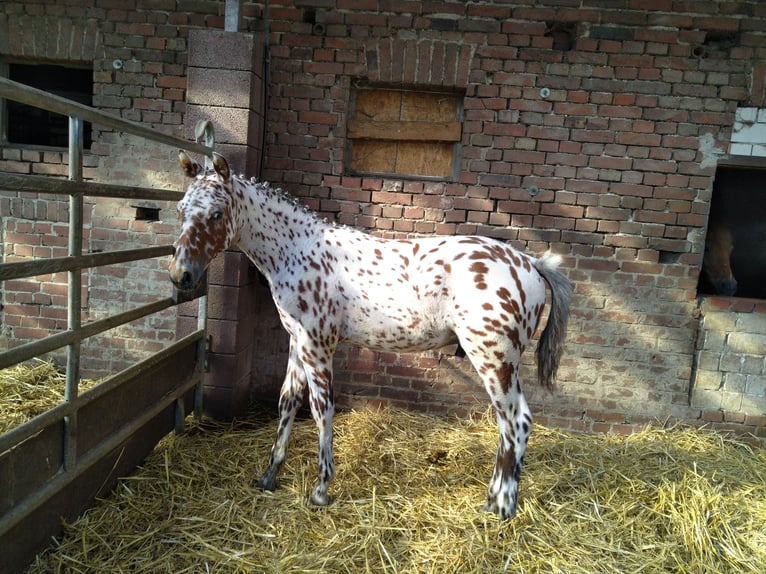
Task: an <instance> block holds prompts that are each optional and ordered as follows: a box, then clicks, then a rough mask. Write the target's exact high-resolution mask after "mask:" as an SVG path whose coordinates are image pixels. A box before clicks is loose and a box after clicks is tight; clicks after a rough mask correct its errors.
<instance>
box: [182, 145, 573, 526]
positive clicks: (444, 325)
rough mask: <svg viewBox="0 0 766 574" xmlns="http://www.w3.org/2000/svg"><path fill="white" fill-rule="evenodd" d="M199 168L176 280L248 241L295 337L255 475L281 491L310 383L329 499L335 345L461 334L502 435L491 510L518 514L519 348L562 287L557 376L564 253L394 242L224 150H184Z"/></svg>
mask: <svg viewBox="0 0 766 574" xmlns="http://www.w3.org/2000/svg"><path fill="white" fill-rule="evenodd" d="M180 163H181V167H182V169H183V171H184V173H185V174H186V175H187V176H188V177H190V178H192V181H191V183H190V184H189V186H188V189H187V191H186V193H185V195H184V197H183V199H182V200H181V201H180V202H179V204H178V211H179V214H180V219H181V224H182V228H181V235H180V237H179V239H178V242H177V243H176V247H175V252H174V255H173V258H172V260H171V262H170V267H169V271H170V278H171V279H172V281H173V283H174V284H175V285H176V286H177V287H178V288H179V289H182V290H186V289H191V288H193V287H194V286H195V285H196V284H197V283H198V282H199V281H200V279H201V277H202V276H203V273H204V271H205V269H206V267H207V266H208V264H209V263H210V261H211V260H212V259H213V258H214V257H215V256H216V255H217V254H218V253H220V252H221V251H222V250H224V249H226V248H228V247H229V246H231V245H237V246H239V248H240V249H241V250H242V251H243V252H244V253H245V254H247V256H248V257H249V258H250V259H251V260H252V261H253V263H254V264H255V265H256V266H257V267H258V269H259V270H260V271H261V272H262V273H263V275H264V276H265V277H266V279H267V280H268V282H269V285H270V287H271V293H272V296H273V298H274V302H275V304H276V307H277V309H278V311H279V316H280V318H281V320H282V324H283V325H284V328H285V329H286V330H287V332H288V333H289V335H290V354H289V360H288V365H287V374H286V376H285V380H284V383H283V385H282V390H281V393H280V398H279V423H278V429H277V436H276V441H275V443H274V446H273V448H272V450H271V456H270V458H269V464H268V468H267V469H266V471H265V473H264V474H263V476H262V477H261V478H260V479H259V480H258V481H257V482H256V483H255V484H256V486H258V487H261V488H264V489H267V490H273V489H274V488H275V487H276V475H277V472H278V470H279V468H280V466H281V465H282V464H283V463H284V461H285V455H286V450H287V443H288V438H289V435H290V430H291V428H292V425H293V421H294V418H295V415H296V412H297V411H298V409H299V408H300V406H301V405H302V401H303V391H304V389H305V387H306V385H308V389H309V403H310V407H311V413H312V416H313V418H314V421H315V422H316V424H317V426H318V429H319V469H318V479H317V482H316V486H315V488H314V490H313V492H312V494H311V501H312V502H313V503H314V504H317V505H326V504H328V503H329V498H328V494H327V486H328V483H329V482H330V480H331V479H332V478H333V475H334V473H335V463H334V459H333V446H332V419H333V414H334V406H333V391H332V377H333V363H332V361H333V354H334V353H335V350H336V348H337V346H338V344H339V343H340V342H341V341H349V342H351V343H355V344H358V345H362V346H365V347H368V348H372V349H382V350H394V351H407V352H409V351H423V350H428V349H436V348H440V347H443V346H445V345H450V344H458V345H459V346H458V355H461V354H463V353H464V354H465V355H466V356H467V357H468V358H469V360H470V361H471V363H472V364H473V366H474V367H475V369H476V371H477V372H478V374H479V376H480V377H481V380H482V382H483V383H484V387H485V388H486V391H487V393H488V394H489V396H490V398H491V401H492V405H493V406H494V410H495V412H496V419H497V426H498V429H499V432H500V441H499V446H498V449H497V459H496V461H495V469H494V473H493V475H492V479H491V481H490V482H489V489H488V494H487V504H486V509H487V510H489V511H491V512H495V513H496V514H498V515H499V516H500V517H501V518H502V519H507V518H511V517H512V516H514V514H515V513H516V495H517V489H518V482H519V477H520V474H521V465H522V459H523V457H524V452H525V449H526V445H527V439H528V437H529V433H530V430H531V426H532V415H531V412H530V409H529V407H528V406H527V402H526V400H525V398H524V395H523V394H522V390H521V385H520V383H519V366H520V361H521V355H522V352H523V351H524V348H525V347H526V345H527V343H528V342H529V340H530V338H531V337H532V335H533V333H534V332H535V330H536V328H537V326H538V323H539V321H540V317H541V315H542V313H543V308H544V306H545V298H546V287H545V285H546V283H547V284H548V286H549V287H550V290H551V307H550V311H549V317H548V321H547V323H546V326H545V329H544V330H543V332H542V334H541V337H540V340H539V343H538V347H537V365H538V378H539V381H540V383H541V384H543V385H545V386H550V385H551V384H552V381H553V378H554V376H555V373H556V370H557V368H558V364H559V359H560V357H561V353H562V346H563V342H564V336H565V332H566V324H567V317H568V314H569V298H570V295H571V285H570V283H569V281H568V280H567V279H566V278H565V276H564V275H563V274H562V273H561V272H559V271H557V270H556V267H557V265H558V262H559V261H558V259H559V258H558V257H556V256H553V255H551V254H546V255H544V256H542V257H541V258H539V259H536V258H534V257H531V256H529V255H526V254H524V253H521V252H519V251H517V250H515V249H513V248H512V247H510V246H508V245H505V244H504V243H501V242H499V241H496V240H493V239H489V238H486V237H471V236H445V237H439V236H436V237H424V238H413V239H382V238H379V237H374V236H372V235H369V234H366V233H364V232H362V231H359V230H356V229H351V228H348V227H342V226H338V225H334V224H331V223H327V222H326V221H323V220H321V219H320V218H318V217H317V215H316V214H315V213H313V212H311V211H309V210H308V209H306V208H305V207H302V206H300V205H299V204H298V203H297V202H296V201H295V200H292V199H290V198H289V197H288V196H287V195H286V194H284V193H283V192H282V191H281V190H279V189H275V188H273V187H271V186H270V185H269V184H267V183H258V182H256V181H254V180H247V179H245V178H243V177H242V176H236V175H233V174H232V173H231V171H230V170H229V166H228V164H227V162H226V160H225V159H224V158H223V157H222V156H220V155H217V154H216V155H214V159H213V169H204V168H203V167H201V166H200V165H199V164H198V163H196V162H194V161H193V160H192V159H190V158H189V157H188V156H187V155H186V154H185V153H183V152H181V154H180Z"/></svg>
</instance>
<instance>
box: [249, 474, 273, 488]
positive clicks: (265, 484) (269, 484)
mask: <svg viewBox="0 0 766 574" xmlns="http://www.w3.org/2000/svg"><path fill="white" fill-rule="evenodd" d="M253 487H254V488H260V489H261V490H268V491H269V492H274V491H275V490H276V489H277V481H276V480H275V479H273V478H272V479H270V480H269V479H267V478H266V477H265V476H262V477H261V478H259V479H256V480H254V481H253Z"/></svg>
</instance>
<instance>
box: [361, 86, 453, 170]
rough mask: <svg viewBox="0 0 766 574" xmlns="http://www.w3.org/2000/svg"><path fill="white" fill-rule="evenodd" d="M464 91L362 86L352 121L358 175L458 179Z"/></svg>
mask: <svg viewBox="0 0 766 574" xmlns="http://www.w3.org/2000/svg"><path fill="white" fill-rule="evenodd" d="M462 115H463V110H462V95H461V94H457V93H454V92H436V91H416V90H395V89H385V88H373V87H358V88H357V89H356V90H355V92H354V96H353V102H352V111H351V115H350V118H349V121H348V134H347V136H348V138H347V141H348V145H349V147H350V150H349V153H348V154H347V158H348V162H349V163H348V168H349V170H350V171H351V172H352V173H355V174H370V175H384V176H391V175H394V176H399V177H419V178H432V179H438V180H455V179H456V178H457V175H458V169H459V156H460V140H461V137H462Z"/></svg>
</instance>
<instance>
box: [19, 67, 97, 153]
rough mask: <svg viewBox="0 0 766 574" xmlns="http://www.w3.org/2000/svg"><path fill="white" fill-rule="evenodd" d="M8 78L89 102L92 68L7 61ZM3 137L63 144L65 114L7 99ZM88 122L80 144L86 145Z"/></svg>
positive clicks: (66, 130) (37, 143) (66, 126)
mask: <svg viewBox="0 0 766 574" xmlns="http://www.w3.org/2000/svg"><path fill="white" fill-rule="evenodd" d="M7 70H8V78H9V79H11V80H13V81H15V82H19V83H22V84H26V85H28V86H32V87H34V88H38V89H40V90H44V91H46V92H50V93H52V94H55V95H57V96H62V97H64V98H68V99H70V100H74V101H76V102H79V103H81V104H87V105H89V106H90V105H93V72H92V70H90V69H89V68H81V67H72V66H62V65H53V64H20V63H13V62H10V63H8V64H7ZM4 119H5V124H6V129H5V139H6V141H7V142H8V143H13V144H21V145H32V146H48V147H60V148H66V147H67V146H68V145H69V120H68V118H67V116H64V115H61V114H56V113H53V112H49V111H47V110H41V109H40V108H36V107H34V106H28V105H26V104H22V103H20V102H14V101H11V100H7V102H6V106H5V118H4ZM91 141H92V126H91V124H90V123H89V122H85V123H84V125H83V147H84V148H85V149H90V145H91Z"/></svg>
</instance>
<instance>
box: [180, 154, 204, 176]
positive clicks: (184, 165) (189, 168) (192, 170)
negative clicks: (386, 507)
mask: <svg viewBox="0 0 766 574" xmlns="http://www.w3.org/2000/svg"><path fill="white" fill-rule="evenodd" d="M178 163H180V164H181V170H182V171H183V172H184V175H186V177H196V175H197V174H198V173H199V171H200V166H199V164H198V163H197V162H195V161H194V160H193V159H192V158H190V157H189V156H188V155H186V152H184V151H183V150H181V151H180V152H178Z"/></svg>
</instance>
